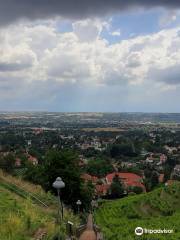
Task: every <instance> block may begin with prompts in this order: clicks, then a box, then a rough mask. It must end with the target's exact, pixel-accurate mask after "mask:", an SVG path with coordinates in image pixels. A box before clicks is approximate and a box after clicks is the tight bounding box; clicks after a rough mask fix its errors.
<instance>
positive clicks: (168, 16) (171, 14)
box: [159, 10, 179, 27]
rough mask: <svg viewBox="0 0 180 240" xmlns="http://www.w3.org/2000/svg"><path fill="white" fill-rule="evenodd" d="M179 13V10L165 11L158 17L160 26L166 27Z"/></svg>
mask: <svg viewBox="0 0 180 240" xmlns="http://www.w3.org/2000/svg"><path fill="white" fill-rule="evenodd" d="M178 15H179V11H177V10H170V11H165V12H164V14H163V15H162V16H161V17H160V19H159V25H160V27H167V26H168V25H170V24H171V23H173V22H175V21H176V20H177V16H178Z"/></svg>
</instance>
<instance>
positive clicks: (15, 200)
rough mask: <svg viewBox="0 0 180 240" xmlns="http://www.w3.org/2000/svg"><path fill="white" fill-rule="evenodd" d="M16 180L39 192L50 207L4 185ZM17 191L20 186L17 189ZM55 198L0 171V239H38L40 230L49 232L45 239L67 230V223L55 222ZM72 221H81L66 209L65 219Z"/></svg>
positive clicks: (36, 192)
mask: <svg viewBox="0 0 180 240" xmlns="http://www.w3.org/2000/svg"><path fill="white" fill-rule="evenodd" d="M3 179H5V180H6V183H7V182H8V183H10V182H11V183H12V181H13V182H14V183H16V186H17V185H18V186H19V187H21V188H22V187H23V189H25V190H26V191H28V192H30V193H32V194H36V196H38V197H40V198H41V200H42V199H43V200H44V201H46V202H45V203H46V204H48V208H46V207H43V205H41V204H38V202H35V201H33V200H32V199H30V198H29V197H22V196H21V192H20V194H17V193H16V191H12V190H11V188H9V187H7V185H6V184H4V181H3ZM15 190H17V189H15ZM56 214H57V205H56V199H55V198H54V197H53V196H51V195H50V194H46V193H45V192H43V191H42V189H41V188H40V187H37V186H35V185H32V184H29V183H27V182H23V181H21V180H18V179H16V178H13V177H11V176H4V174H2V172H1V173H0V240H30V239H36V237H35V236H37V235H38V232H45V233H47V235H46V237H45V238H43V239H52V237H53V236H54V235H55V234H56V233H57V232H58V231H59V230H60V232H61V234H62V235H63V233H64V232H65V225H61V226H60V227H58V226H57V225H56V224H55V219H56V217H57V215H56ZM67 220H70V221H72V222H74V223H75V224H78V219H77V218H76V217H75V216H73V214H72V213H71V212H70V211H67V210H66V211H65V222H66V221H67Z"/></svg>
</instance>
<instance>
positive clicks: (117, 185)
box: [109, 176, 124, 198]
mask: <svg viewBox="0 0 180 240" xmlns="http://www.w3.org/2000/svg"><path fill="white" fill-rule="evenodd" d="M109 192H110V195H111V197H112V198H120V197H121V196H122V194H123V193H124V187H123V184H122V182H121V180H120V178H119V177H118V176H115V177H114V178H113V182H112V184H111V187H110V191H109Z"/></svg>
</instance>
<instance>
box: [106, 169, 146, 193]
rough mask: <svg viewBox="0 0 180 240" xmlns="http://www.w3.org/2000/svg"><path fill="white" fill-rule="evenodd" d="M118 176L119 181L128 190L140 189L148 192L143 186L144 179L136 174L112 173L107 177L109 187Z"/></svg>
mask: <svg viewBox="0 0 180 240" xmlns="http://www.w3.org/2000/svg"><path fill="white" fill-rule="evenodd" d="M115 176H118V177H119V179H120V180H121V181H122V183H123V184H124V187H125V188H126V189H127V190H128V189H130V188H133V187H140V188H142V190H143V192H146V188H145V186H144V184H143V178H142V177H141V176H139V175H137V174H135V173H121V172H118V173H116V172H114V173H110V174H108V175H107V176H106V182H107V184H108V185H111V184H112V182H113V178H114V177H115Z"/></svg>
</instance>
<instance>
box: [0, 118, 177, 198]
mask: <svg viewBox="0 0 180 240" xmlns="http://www.w3.org/2000/svg"><path fill="white" fill-rule="evenodd" d="M158 117H159V119H163V118H164V120H163V121H162V120H161V122H160V120H159V119H158ZM173 117H174V119H175V121H174V122H172V121H169V119H170V118H173ZM179 118H180V115H178V114H176V115H175V116H173V114H172V115H171V114H169V116H168V117H167V116H165V114H164V115H163V114H162V115H159V116H158V114H142V115H141V114H133V113H132V114H130V113H129V114H128V113H127V114H125V113H124V114H123V113H122V114H113V115H112V116H111V115H110V114H103V113H82V114H81V113H77V114H73V113H72V114H70V113H67V114H65V113H62V114H61V113H59V114H58V113H48V114H47V113H14V114H9V113H2V114H1V120H0V124H1V128H0V167H1V168H2V169H5V170H7V171H9V172H11V173H13V174H15V175H22V176H23V174H25V173H26V172H27V171H28V167H29V164H30V165H32V166H34V167H36V166H37V165H43V159H44V157H45V154H46V152H47V151H48V150H50V149H53V150H57V151H61V150H63V149H68V150H72V151H74V152H75V153H76V154H77V160H78V166H79V169H80V172H81V178H82V179H83V180H84V181H85V182H86V183H88V182H91V183H92V186H93V189H94V196H96V197H97V198H99V197H102V198H114V197H122V196H125V195H128V194H131V193H137V194H138V193H141V192H149V191H151V190H152V189H154V188H155V187H157V186H159V185H161V184H164V183H166V184H170V183H172V181H177V180H180V123H179V122H178V121H179ZM177 120H178V121H177ZM176 121H177V122H176ZM116 176H117V179H119V180H120V182H119V183H118V184H119V185H118V184H117V183H116V184H114V185H115V189H114V187H113V179H114V178H115V177H116Z"/></svg>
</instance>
